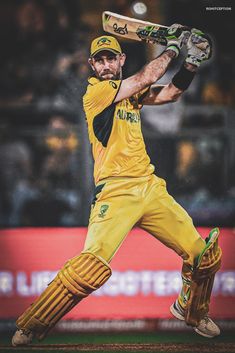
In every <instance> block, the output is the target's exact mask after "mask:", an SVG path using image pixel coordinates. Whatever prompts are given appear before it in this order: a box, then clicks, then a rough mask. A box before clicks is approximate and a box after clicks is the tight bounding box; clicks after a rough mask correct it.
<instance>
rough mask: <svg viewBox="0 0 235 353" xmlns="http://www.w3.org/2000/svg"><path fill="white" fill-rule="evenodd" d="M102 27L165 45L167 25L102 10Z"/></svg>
mask: <svg viewBox="0 0 235 353" xmlns="http://www.w3.org/2000/svg"><path fill="white" fill-rule="evenodd" d="M102 24H103V29H104V30H105V31H106V32H108V33H111V34H114V35H117V36H120V37H123V38H127V39H132V40H138V41H145V42H148V43H157V44H161V45H166V39H165V33H166V30H167V28H168V27H167V26H163V25H159V24H156V23H152V22H147V21H142V20H138V19H135V18H131V17H127V16H122V15H119V14H117V13H114V12H110V11H104V12H103V14H102Z"/></svg>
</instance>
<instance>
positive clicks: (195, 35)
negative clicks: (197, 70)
mask: <svg viewBox="0 0 235 353" xmlns="http://www.w3.org/2000/svg"><path fill="white" fill-rule="evenodd" d="M186 47H187V50H188V56H187V58H186V60H185V61H186V62H187V63H189V64H192V65H195V66H197V67H199V66H200V65H201V63H202V62H203V61H206V60H209V59H210V57H211V55H212V41H211V39H210V37H209V36H208V35H207V34H205V33H203V32H202V31H200V30H199V29H196V28H193V29H192V30H191V35H190V37H189V39H188V41H187V44H186Z"/></svg>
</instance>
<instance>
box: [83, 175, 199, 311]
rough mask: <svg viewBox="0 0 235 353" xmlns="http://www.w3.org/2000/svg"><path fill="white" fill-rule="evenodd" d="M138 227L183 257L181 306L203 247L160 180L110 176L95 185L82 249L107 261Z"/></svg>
mask: <svg viewBox="0 0 235 353" xmlns="http://www.w3.org/2000/svg"><path fill="white" fill-rule="evenodd" d="M134 226H138V227H140V228H142V229H144V230H146V231H147V232H148V233H150V234H151V235H153V236H154V237H155V238H156V239H158V240H159V241H161V242H162V243H163V244H165V245H166V246H167V247H169V248H171V249H173V250H174V251H175V252H176V253H177V254H178V255H180V256H181V257H182V259H183V267H182V278H183V286H182V291H181V293H180V295H179V298H178V299H179V302H180V304H181V305H182V306H183V307H184V306H185V305H186V300H185V297H186V296H187V293H185V292H186V291H187V290H188V284H187V282H188V280H190V277H191V268H192V266H193V263H194V259H195V257H197V256H198V255H199V254H200V253H201V251H202V250H203V249H204V247H205V241H204V240H203V239H202V238H201V236H200V235H199V233H198V232H197V230H196V229H195V227H194V225H193V222H192V219H191V218H190V217H189V215H188V213H187V212H186V211H185V210H184V209H183V207H181V206H180V205H179V204H178V203H177V202H176V201H175V200H174V198H173V197H172V196H170V195H169V194H168V192H167V189H166V183H165V181H164V180H163V179H161V178H159V177H157V176H155V175H150V176H148V177H140V178H118V177H117V178H110V179H106V180H104V181H102V182H100V183H99V184H98V185H97V187H96V192H95V197H94V202H93V205H92V209H91V214H90V220H89V227H88V234H87V238H86V242H85V247H84V251H89V252H92V253H94V254H95V255H98V256H101V257H102V258H103V259H105V260H106V261H107V262H110V261H111V259H112V258H113V256H114V255H115V253H116V251H117V250H118V248H119V247H120V245H121V244H122V242H123V240H124V239H125V237H126V235H127V234H128V232H129V231H130V230H131V229H132V228H133V227H134Z"/></svg>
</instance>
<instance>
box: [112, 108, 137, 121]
mask: <svg viewBox="0 0 235 353" xmlns="http://www.w3.org/2000/svg"><path fill="white" fill-rule="evenodd" d="M116 116H117V118H118V119H121V120H126V121H130V122H131V123H138V122H139V121H140V116H139V114H136V113H133V112H127V111H126V110H123V109H118V111H117V115H116Z"/></svg>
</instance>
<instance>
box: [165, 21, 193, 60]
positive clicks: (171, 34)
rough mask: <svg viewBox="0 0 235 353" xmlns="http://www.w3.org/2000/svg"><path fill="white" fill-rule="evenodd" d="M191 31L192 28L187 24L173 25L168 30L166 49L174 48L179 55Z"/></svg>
mask: <svg viewBox="0 0 235 353" xmlns="http://www.w3.org/2000/svg"><path fill="white" fill-rule="evenodd" d="M190 33H191V32H190V28H189V27H187V26H182V25H180V24H178V23H174V24H173V25H171V26H170V27H169V28H168V29H167V31H166V41H167V47H166V50H169V49H171V50H173V51H174V52H175V53H176V57H177V56H178V55H179V53H180V49H181V48H182V46H183V45H184V44H185V43H187V41H188V39H189V36H190Z"/></svg>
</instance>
